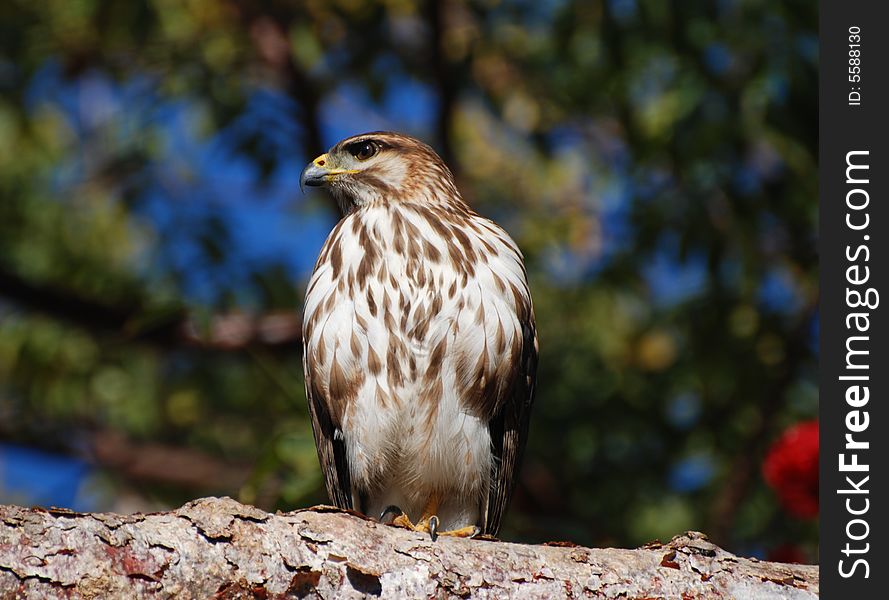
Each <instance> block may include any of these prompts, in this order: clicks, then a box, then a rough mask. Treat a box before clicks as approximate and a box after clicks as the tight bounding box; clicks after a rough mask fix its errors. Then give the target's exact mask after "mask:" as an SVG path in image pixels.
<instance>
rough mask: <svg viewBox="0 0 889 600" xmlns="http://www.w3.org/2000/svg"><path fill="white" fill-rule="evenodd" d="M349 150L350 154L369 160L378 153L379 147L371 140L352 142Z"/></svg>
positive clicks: (359, 158)
mask: <svg viewBox="0 0 889 600" xmlns="http://www.w3.org/2000/svg"><path fill="white" fill-rule="evenodd" d="M347 150H348V151H349V154H351V155H352V156H354V157H355V158H357V159H358V160H367V159H368V158H370V157H371V156H373V155H374V154H376V153H377V151H378V150H379V147H378V146H377V145H376V144H375V143H373V142H371V141H364V142H355V143H354V144H350V145H349V147H348V148H347Z"/></svg>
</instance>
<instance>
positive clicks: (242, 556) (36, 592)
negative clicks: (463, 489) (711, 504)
mask: <svg viewBox="0 0 889 600" xmlns="http://www.w3.org/2000/svg"><path fill="white" fill-rule="evenodd" d="M372 596H381V597H384V598H432V597H435V598H457V597H460V598H466V597H470V596H471V597H478V598H504V597H522V598H561V597H576V598H582V597H607V598H612V597H622V598H680V597H681V598H683V599H686V598H755V599H757V600H759V599H766V598H816V597H817V596H818V568H817V567H816V566H808V565H786V564H779V563H768V562H759V561H757V560H755V559H746V558H738V557H736V556H734V555H732V554H729V553H728V552H726V551H724V550H722V549H720V548H718V547H716V546H715V545H713V544H711V543H710V542H708V541H707V539H706V537H704V536H703V535H702V534H699V533H694V532H689V533H687V534H685V535H681V536H677V537H675V538H674V539H673V540H672V541H671V542H669V543H667V544H660V543H655V544H649V545H647V546H645V547H644V548H640V549H637V550H621V549H611V548H607V549H595V548H582V547H579V546H571V545H568V544H556V545H539V546H532V545H524V544H512V543H506V542H497V541H489V540H463V539H453V538H439V539H438V540H437V541H435V542H432V541H431V540H430V539H429V537H428V536H427V535H423V534H419V533H414V532H411V531H407V530H403V529H397V528H394V527H389V526H386V525H381V524H379V523H376V522H374V521H371V520H367V519H365V518H363V517H359V516H355V515H353V514H349V513H346V512H342V511H339V510H336V509H333V508H329V507H315V508H310V509H305V510H300V511H296V512H292V513H283V514H282V513H278V514H270V513H266V512H264V511H261V510H259V509H256V508H253V507H250V506H245V505H243V504H240V503H238V502H235V501H234V500H231V499H229V498H221V499H217V498H205V499H202V500H196V501H194V502H190V503H189V504H186V505H185V506H183V507H182V508H180V509H178V510H175V511H172V512H167V513H157V514H148V515H141V514H138V515H129V516H123V515H114V514H102V513H96V514H80V513H74V512H70V511H67V510H55V509H53V510H49V511H48V510H45V509H41V508H33V509H25V508H19V507H15V506H0V598H13V597H15V598H21V597H25V598H103V599H104V598H182V599H185V598H304V597H311V598H316V597H320V598H362V597H372Z"/></svg>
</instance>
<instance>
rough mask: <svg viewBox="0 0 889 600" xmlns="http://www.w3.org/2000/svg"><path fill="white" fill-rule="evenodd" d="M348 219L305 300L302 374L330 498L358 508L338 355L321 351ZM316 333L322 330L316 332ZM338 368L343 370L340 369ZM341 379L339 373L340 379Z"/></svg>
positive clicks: (327, 248) (332, 239)
mask: <svg viewBox="0 0 889 600" xmlns="http://www.w3.org/2000/svg"><path fill="white" fill-rule="evenodd" d="M342 225H343V221H340V222H339V223H337V225H336V227H334V229H333V231H332V232H331V234H330V236H329V237H328V239H327V241H326V242H325V243H324V246H323V247H322V248H321V254H320V256H319V257H318V262H317V263H316V264H315V270H314V272H313V273H312V278H311V280H310V281H309V287H308V290H307V291H306V303H305V308H304V312H303V331H302V334H303V336H302V337H303V373H304V374H305V378H306V398H307V399H308V401H309V414H310V415H311V416H312V431H313V432H314V434H315V447H316V448H317V449H318V459H319V461H320V462H321V471H322V472H323V474H324V486H325V487H326V488H327V495H328V497H329V498H330V501H331V502H333V503H334V504H335V505H336V506H338V507H339V508H355V507H353V506H352V484H351V478H350V473H349V462H348V459H347V455H346V443H345V439H344V438H343V434H342V429H341V427H342V422H341V421H342V417H343V413H344V411H345V399H344V398H343V397H342V394H341V393H335V391H339V390H340V389H341V387H342V386H339V387H337V389H336V390H332V389H331V385H330V369H332V368H334V367H335V366H336V365H334V364H333V363H335V362H336V357H335V355H334V356H332V357H331V356H330V355H328V354H327V353H326V352H324V351H323V350H322V348H323V347H324V345H325V339H324V337H325V336H324V333H325V332H324V329H323V325H322V324H323V323H326V322H328V320H330V319H331V317H332V316H333V312H332V311H335V310H336V308H335V307H336V306H338V304H337V303H336V302H330V300H335V299H336V298H335V297H332V296H333V295H334V294H335V293H336V287H335V285H334V284H333V277H332V269H331V261H330V255H331V252H332V251H341V249H339V248H337V245H338V244H339V238H338V236H337V234H338V232H339V231H340V229H341V227H342ZM316 329H317V333H319V334H320V337H319V336H316V335H315V333H316ZM336 372H337V373H340V372H341V371H340V370H339V369H337V370H336ZM340 379H341V378H338V380H340Z"/></svg>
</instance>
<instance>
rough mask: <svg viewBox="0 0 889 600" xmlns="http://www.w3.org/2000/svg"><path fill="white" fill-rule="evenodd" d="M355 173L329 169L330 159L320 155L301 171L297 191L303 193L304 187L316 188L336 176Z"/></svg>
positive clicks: (352, 170) (354, 170)
mask: <svg viewBox="0 0 889 600" xmlns="http://www.w3.org/2000/svg"><path fill="white" fill-rule="evenodd" d="M357 172H358V171H357V170H356V169H333V168H331V167H330V159H329V158H328V156H327V155H326V154H322V155H321V156H319V157H318V158H316V159H315V160H313V161H312V162H310V163H309V164H308V165H307V166H306V168H305V169H303V173H302V176H301V177H300V178H299V189H300V190H303V191H305V186H307V185H308V186H310V187H318V186H321V185H324V184H325V183H327V182H328V181H330V180H331V179H333V178H334V177H336V176H337V175H343V174H346V173H357Z"/></svg>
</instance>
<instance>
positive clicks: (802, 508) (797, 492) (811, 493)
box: [762, 420, 818, 519]
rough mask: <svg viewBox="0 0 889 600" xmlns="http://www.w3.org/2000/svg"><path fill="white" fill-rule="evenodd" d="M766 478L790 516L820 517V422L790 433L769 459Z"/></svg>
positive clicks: (764, 470)
mask: <svg viewBox="0 0 889 600" xmlns="http://www.w3.org/2000/svg"><path fill="white" fill-rule="evenodd" d="M762 474H763V477H765V480H766V482H767V483H768V484H769V486H770V487H771V488H772V489H773V490H775V493H777V494H778V498H779V500H780V501H781V505H782V506H783V507H784V510H786V511H787V512H788V513H790V514H791V515H793V516H795V517H799V518H801V519H813V518H816V517H817V516H818V421H817V420H814V421H803V422H802V423H797V424H796V425H794V426H793V427H790V428H789V429H787V430H786V431H785V432H784V433H783V434H781V437H780V438H778V441H776V442H775V443H774V444H772V447H771V448H769V452H768V454H767V455H766V459H765V462H764V463H763V466H762Z"/></svg>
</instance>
